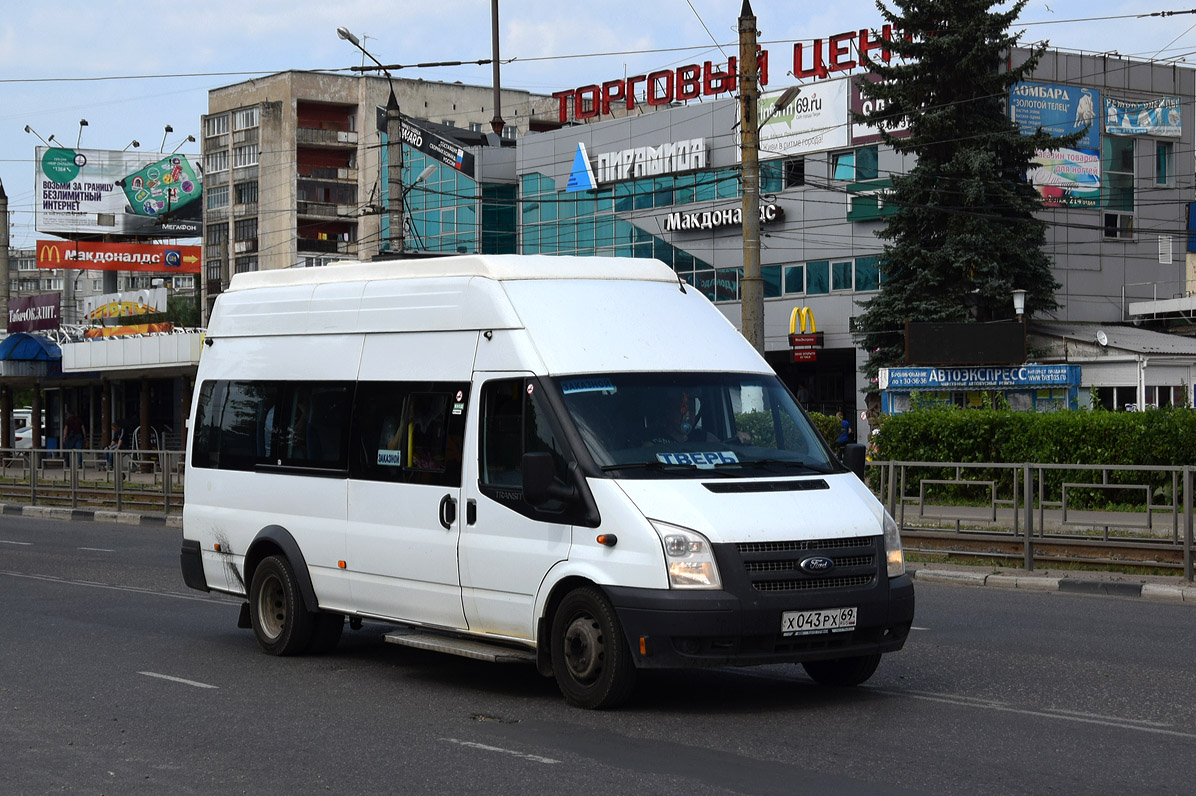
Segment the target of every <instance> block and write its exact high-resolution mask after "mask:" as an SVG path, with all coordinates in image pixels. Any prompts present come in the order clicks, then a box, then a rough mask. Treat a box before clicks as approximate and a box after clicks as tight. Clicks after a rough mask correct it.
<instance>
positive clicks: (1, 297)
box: [0, 181, 9, 331]
mask: <svg viewBox="0 0 1196 796" xmlns="http://www.w3.org/2000/svg"><path fill="white" fill-rule="evenodd" d="M8 279H9V274H8V194H6V193H5V192H4V182H3V181H0V323H3V324H4V330H5V331H7V330H8V297H9V287H8Z"/></svg>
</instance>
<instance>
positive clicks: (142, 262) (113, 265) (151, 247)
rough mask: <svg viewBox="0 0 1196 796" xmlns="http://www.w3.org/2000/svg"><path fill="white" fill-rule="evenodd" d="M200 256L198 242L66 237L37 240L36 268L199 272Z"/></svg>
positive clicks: (165, 272) (172, 272)
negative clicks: (175, 243) (164, 242)
mask: <svg viewBox="0 0 1196 796" xmlns="http://www.w3.org/2000/svg"><path fill="white" fill-rule="evenodd" d="M202 256H203V248H202V247H201V246H170V245H166V244H158V243H101V242H99V241H69V240H39V241H38V242H37V267H38V268H79V269H83V270H89V271H149V272H152V273H156V274H198V273H199V264H200V259H201V257H202Z"/></svg>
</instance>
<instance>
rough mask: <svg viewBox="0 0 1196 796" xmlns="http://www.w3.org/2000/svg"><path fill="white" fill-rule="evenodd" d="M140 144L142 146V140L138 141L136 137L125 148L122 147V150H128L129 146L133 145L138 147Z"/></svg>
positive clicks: (135, 147)
mask: <svg viewBox="0 0 1196 796" xmlns="http://www.w3.org/2000/svg"><path fill="white" fill-rule="evenodd" d="M139 146H141V142H140V141H138V140H137V139H136V138H134V139H133V140H132V141H130V142H129V143H127V144H125V148H124V149H122V150H121V152H127V151H128V149H129V147H133V148H134V149H137V148H138V147H139Z"/></svg>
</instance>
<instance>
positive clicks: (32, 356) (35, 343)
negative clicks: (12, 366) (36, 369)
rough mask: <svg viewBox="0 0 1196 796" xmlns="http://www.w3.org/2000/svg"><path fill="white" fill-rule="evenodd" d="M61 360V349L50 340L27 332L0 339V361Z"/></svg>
mask: <svg viewBox="0 0 1196 796" xmlns="http://www.w3.org/2000/svg"><path fill="white" fill-rule="evenodd" d="M6 360H7V361H11V362H61V361H62V349H61V348H59V347H58V344H57V343H55V342H53V341H52V340H48V339H46V338H45V337H41V336H40V335H35V334H29V333H27V332H16V333H14V334H10V335H9V336H8V337H6V338H4V340H0V362H3V361H6Z"/></svg>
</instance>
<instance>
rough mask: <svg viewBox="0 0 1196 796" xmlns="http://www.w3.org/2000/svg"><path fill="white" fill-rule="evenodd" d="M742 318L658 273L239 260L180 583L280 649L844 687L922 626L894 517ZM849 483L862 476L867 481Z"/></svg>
mask: <svg viewBox="0 0 1196 796" xmlns="http://www.w3.org/2000/svg"><path fill="white" fill-rule="evenodd" d="M862 450H863V448H862V446H853V447H852V448H851V449H850V450H849V453H850V456H849V457H845V458H848V459H849V460H851V461H854V462H855V470H856V471H855V472H853V470H852V469H849V468H848V467H846V466H844V464H842V463H841V462H840V461H839V460H838V459H837V458H836V457H835V455H834V454H833V453H832V452H831V450H830V448H829V447H828V446H827V444H826V442H825V441H824V440H823V439H822V438H821V436H820V435H819V434H818V433H817V431H815V429H814V427H813V425H812V424H811V423H810V421H809V419H808V418H807V416H806V415H805V414H804V412H803V410H802V409H801V408H800V407H799V406H798V404H797V402H796V401H795V400H794V398H793V396H792V395H791V394H790V392H789V391H788V390H787V389H786V388H785V386H784V385H783V384H782V383H781V382H780V381H779V380H778V379H777V377H776V375H775V374H774V373H773V371H772V369H771V368H770V367H769V366H768V364H767V363H766V362H765V361H764V359H763V358H761V357H760V356H759V354H757V352H756V351H755V350H754V349H753V348H752V347H751V346H750V345H749V344H748V343H747V342H746V341H745V340H744V339H743V337H742V336H741V335H740V334H739V332H738V331H737V330H736V329H735V327H734V326H733V325H732V324H731V323H729V322H728V321H727V320H726V318H724V317H723V315H722V314H721V313H720V312H719V311H718V309H717V308H715V307H714V305H712V304H711V303H710V301H708V300H707V299H706V297H705V296H703V295H702V294H701V293H699V292H698V291H697V290H695V289H694V288H693V287H691V286H689V285H687V284H685V283H684V282H683V281H680V280H679V279H678V277H677V275H676V274H675V273H674V272H673V271H672V270H671V269H669V268H668V267H667V266H665V265H664V264H663V263H660V262H658V261H655V260H636V259H627V258H605V257H533V256H515V255H507V256H498V255H495V256H488V255H468V256H458V257H446V258H436V259H402V260H390V261H381V262H370V263H345V264H337V265H331V266H327V267H324V268H312V269H287V270H278V271H268V272H255V273H243V274H238V275H236V276H235V277H233V279H232V283H231V285H230V286H229V289H228V290H227V291H226V292H225V293H223V294H221V295H220V297H219V298H218V299H217V301H216V303H215V307H214V309H213V312H212V317H211V320H210V323H209V325H208V331H207V335H206V338H205V340H204V351H203V354H202V356H201V359H200V364H199V372H198V376H197V384H196V389H195V392H194V401H193V406H192V412H191V420H190V425H189V439H188V448H187V470H186V484H187V500H186V506H185V508H184V513H183V531H182V537H183V539H182V556H181V563H182V570H183V575H184V579H185V581H186V583H187V585H189V586H191V587H193V588H197V589H201V590H205V591H216V592H223V593H226V594H230V595H235V596H237V597H241V598H244V599H245V603H244V604H243V605H242V609H241V618H240V624H241V626H243V627H252V628H253V631H254V634H255V636H256V638H257V641H258V643H259V644H260V646H261V647H262V649H264V650H265V651H266V652H268V653H271V654H275V655H290V654H301V653H317V652H324V651H327V650H329V649H331V648H333V647H334V646H335V645H336V644H337V642H338V640H339V638H340V636H341V634H342V632H343V630H344V626H345V624H346V623H348V624H349V625H350V626H351V627H359V626H360V625H361V622H363V621H369V622H375V621H376V622H382V623H386V624H388V625H390V626H392V628H391V629H390V630H388V631H387V632H386V638H387V640H388V641H392V642H395V643H398V644H403V645H407V646H415V647H420V648H424V649H435V650H441V651H444V652H449V653H454V654H459V655H465V656H469V657H473V658H479V659H484V660H490V661H504V662H506V661H527V662H529V663H532V664H534V665H535V666H537V667H538V669H539V671H540V672H542V673H543V674H544V675H546V676H551V677H554V678H555V680H556V682H557V684H558V685H559V687H560V689H561V691H562V692H563V694H564V696H565V698H566V699H567V700H568V701H569V702H570V703H571V704H574V705H578V706H581V707H587V708H606V707H613V706H615V705H618V704H619V703H621V702H623V701H624V700H625V699H626V698H627V697H628V696H629V695H630V693H631V690H632V686H633V684H634V682H635V675H636V672H637V671H638V670H640V669H650V668H685V667H710V666H747V665H757V664H775V663H800V664H802V666H803V667H804V668H805V670H806V672H807V673H808V674H809V675H810V676H811V677H812V678H813V679H814V680H816V681H818V682H820V683H823V684H828V685H839V686H842V685H855V684H858V683H861V682H863V681H864V680H866V679H868V678H869V677H870V676H871V675H872V673H873V672H874V671H875V669H876V667H877V664H878V663H879V661H880V658H881V655H882V654H883V653H887V652H893V651H896V650H899V649H901V647H902V646H903V644H904V643H905V639H906V636H907V635H908V633H909V629H910V624H911V622H912V620H913V614H914V590H913V584H912V581H911V579H910V577H909V576H908V575H907V574H906V572H905V565H904V559H903V554H902V549H901V540H900V536H899V534H898V530H897V526H896V524H895V523H894V522H893V519H892V518H891V517H890V516H889V515H888V513H887V512H886V511H885V509H884V507H883V506H882V505H881V504H880V503H879V502H878V501H877V500H876V498H875V497H874V496H873V495H872V494H871V492H870V491H869V490H868V488H867V487H866V486H865V485H864V484H863V483H862V481H861V480H860V477H859V475H862V471H863V456H862ZM857 473H858V474H857Z"/></svg>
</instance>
